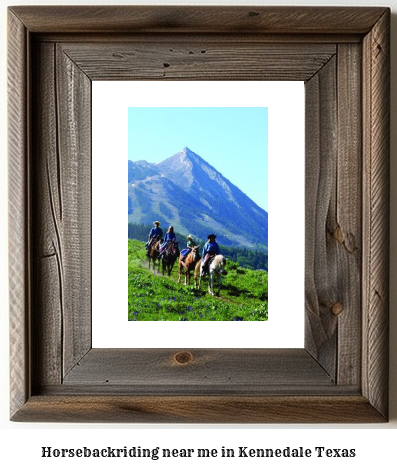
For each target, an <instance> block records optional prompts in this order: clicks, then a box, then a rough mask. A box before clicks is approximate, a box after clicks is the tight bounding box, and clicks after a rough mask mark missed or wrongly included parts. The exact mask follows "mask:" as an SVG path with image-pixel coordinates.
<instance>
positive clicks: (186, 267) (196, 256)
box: [178, 245, 200, 285]
mask: <svg viewBox="0 0 397 471" xmlns="http://www.w3.org/2000/svg"><path fill="white" fill-rule="evenodd" d="M199 248H200V246H199V245H196V246H195V247H193V248H192V250H191V252H190V253H189V255H188V256H187V257H186V258H185V261H184V262H182V260H181V259H180V258H179V278H178V283H180V281H181V276H182V273H183V272H184V273H185V285H190V272H191V271H193V270H194V267H195V266H196V263H197V262H198V261H199V260H200V253H199Z"/></svg>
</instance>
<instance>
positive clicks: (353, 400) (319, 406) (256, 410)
mask: <svg viewBox="0 0 397 471" xmlns="http://www.w3.org/2000/svg"><path fill="white" fill-rule="evenodd" d="M14 420H15V421H20V422H25V421H29V420H34V421H40V422H75V423H80V422H89V423H97V422H100V423H103V422H105V423H109V422H110V423H117V422H127V423H131V422H135V423H141V422H144V423H166V424H170V423H180V424H186V423H192V422H193V423H229V424H238V423H246V424H249V423H289V424H291V423H297V424H303V423H325V422H332V423H367V424H368V423H379V422H384V421H385V419H384V417H383V416H382V415H380V414H379V412H377V411H376V409H374V408H373V407H372V406H371V404H370V403H369V401H368V400H366V399H365V398H363V397H361V396H352V395H350V396H341V397H333V396H323V397H321V396H320V397H316V396H303V397H302V396H299V397H296V396H287V397H273V396H268V397H247V396H237V397H225V396H208V395H205V396H195V397H189V396H179V395H174V396H172V397H168V396H154V397H136V396H134V395H127V396H120V395H117V396H96V395H89V396H76V395H71V396H67V395H65V396H52V397H48V396H38V397H32V398H31V399H30V401H29V402H28V403H27V404H26V405H25V406H24V407H22V408H21V409H20V410H19V411H18V412H17V414H16V415H15V416H14Z"/></svg>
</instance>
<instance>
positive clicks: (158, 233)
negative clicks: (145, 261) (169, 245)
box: [146, 221, 163, 256]
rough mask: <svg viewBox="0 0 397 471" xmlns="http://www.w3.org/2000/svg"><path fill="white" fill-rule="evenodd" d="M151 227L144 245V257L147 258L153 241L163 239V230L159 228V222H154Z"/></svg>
mask: <svg viewBox="0 0 397 471" xmlns="http://www.w3.org/2000/svg"><path fill="white" fill-rule="evenodd" d="M153 226H154V227H152V228H151V230H150V232H149V237H148V241H147V243H146V255H147V256H149V252H150V248H151V246H152V244H153V242H154V240H155V239H161V238H162V237H163V230H162V229H161V227H160V222H159V221H154V222H153Z"/></svg>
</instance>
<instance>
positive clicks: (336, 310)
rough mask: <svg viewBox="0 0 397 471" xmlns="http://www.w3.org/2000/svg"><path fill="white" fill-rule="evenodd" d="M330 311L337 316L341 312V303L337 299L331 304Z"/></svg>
mask: <svg viewBox="0 0 397 471" xmlns="http://www.w3.org/2000/svg"><path fill="white" fill-rule="evenodd" d="M331 311H332V314H334V315H335V316H339V314H341V313H342V311H343V304H342V303H340V302H339V301H338V302H336V303H335V304H333V306H332V307H331Z"/></svg>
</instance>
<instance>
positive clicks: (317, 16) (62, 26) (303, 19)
mask: <svg viewBox="0 0 397 471" xmlns="http://www.w3.org/2000/svg"><path fill="white" fill-rule="evenodd" d="M12 11H14V12H15V13H16V15H18V17H19V18H20V19H21V21H22V22H23V23H24V24H25V25H26V26H27V27H28V28H29V30H30V31H32V32H34V33H36V32H41V33H42V32H56V33H101V32H106V33H116V34H120V33H130V32H131V31H134V32H137V33H138V32H139V33H155V34H158V33H164V32H166V33H169V32H178V33H180V34H184V33H189V34H192V33H193V34H198V33H200V34H201V33H216V34H222V33H233V34H241V33H243V32H248V33H259V34H272V33H277V34H282V33H287V34H293V33H299V34H303V35H305V34H315V33H319V34H327V33H331V34H338V33H339V34H343V33H360V34H362V33H366V32H368V31H370V30H371V28H372V26H373V24H374V23H375V22H376V21H377V20H378V19H379V18H380V17H381V16H382V14H383V13H384V8H382V7H373V8H369V7H363V8H360V7H355V8H351V7H350V8H349V7H326V8H324V7H302V6H295V7H294V6H286V7H271V6H269V7H260V6H255V7H254V6H252V7H233V6H226V7H225V6H210V7H203V6H174V7H169V6H144V7H139V6H136V7H133V10H132V9H131V7H128V6H107V7H106V8H104V7H102V6H80V7H78V6H77V7H76V6H73V7H70V6H58V7H45V6H41V7H40V6H37V7H34V8H32V7H28V6H18V7H12Z"/></svg>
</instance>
